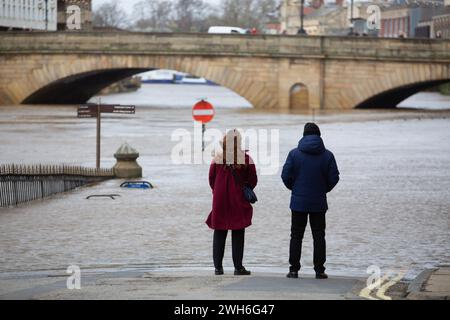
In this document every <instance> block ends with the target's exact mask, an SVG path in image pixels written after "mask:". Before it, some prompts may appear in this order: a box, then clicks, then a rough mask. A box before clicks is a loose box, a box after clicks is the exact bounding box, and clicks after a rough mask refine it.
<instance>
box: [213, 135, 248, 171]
mask: <svg viewBox="0 0 450 320" xmlns="http://www.w3.org/2000/svg"><path fill="white" fill-rule="evenodd" d="M220 144H221V146H222V152H219V153H218V154H217V155H216V157H215V162H216V163H219V164H225V165H230V166H233V167H240V166H242V165H245V164H246V160H245V151H244V150H242V136H241V134H240V132H239V131H238V130H236V129H233V130H230V131H228V132H227V133H226V134H225V136H224V137H223V139H222V141H221V143H220Z"/></svg>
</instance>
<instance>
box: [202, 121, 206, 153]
mask: <svg viewBox="0 0 450 320" xmlns="http://www.w3.org/2000/svg"><path fill="white" fill-rule="evenodd" d="M205 131H206V124H204V123H202V151H205Z"/></svg>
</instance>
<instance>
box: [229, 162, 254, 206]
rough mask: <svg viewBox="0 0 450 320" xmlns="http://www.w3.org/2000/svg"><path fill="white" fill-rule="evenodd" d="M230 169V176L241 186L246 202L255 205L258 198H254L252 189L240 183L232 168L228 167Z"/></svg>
mask: <svg viewBox="0 0 450 320" xmlns="http://www.w3.org/2000/svg"><path fill="white" fill-rule="evenodd" d="M230 169H231V174H232V175H233V177H234V180H236V181H237V183H238V184H239V185H240V186H241V189H242V192H243V193H244V198H245V200H247V201H248V202H250V203H252V204H253V203H255V202H256V201H258V198H257V197H256V194H255V192H254V191H253V189H252V188H250V187H249V186H247V185H245V184H244V183H242V180H241V179H240V178H239V177H238V174H236V172H235V171H234V169H233V167H232V166H230Z"/></svg>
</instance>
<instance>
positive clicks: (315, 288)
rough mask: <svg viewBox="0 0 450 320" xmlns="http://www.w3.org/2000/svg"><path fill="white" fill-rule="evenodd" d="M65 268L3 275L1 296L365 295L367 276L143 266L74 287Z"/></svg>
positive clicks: (90, 274)
mask: <svg viewBox="0 0 450 320" xmlns="http://www.w3.org/2000/svg"><path fill="white" fill-rule="evenodd" d="M67 277H68V275H66V274H65V273H63V272H55V273H48V272H42V273H29V274H20V275H19V274H11V275H0V299H2V300H9V299H20V300H24V299H51V300H53V299H56V300H60V299H101V300H102V299H162V300H167V299H175V300H176V299H187V300H237V299H239V300H252V299H285V300H290V299H294V300H301V299H313V300H314V299H333V300H336V299H337V300H343V299H361V298H360V297H359V296H358V292H359V291H360V290H361V288H362V284H363V283H365V280H364V279H358V278H346V277H330V279H327V280H316V279H314V278H312V276H303V277H301V278H299V279H288V278H285V275H284V274H273V273H255V274H254V275H252V276H249V277H247V276H245V277H244V276H241V277H236V276H233V275H232V271H228V272H227V270H226V274H225V275H224V276H214V275H211V272H208V271H184V272H178V271H175V272H174V271H166V272H160V271H158V272H149V271H141V270H128V271H127V270H122V271H121V270H117V271H113V272H111V271H107V272H104V271H86V272H84V271H82V277H81V289H80V290H68V289H67V286H66V283H67Z"/></svg>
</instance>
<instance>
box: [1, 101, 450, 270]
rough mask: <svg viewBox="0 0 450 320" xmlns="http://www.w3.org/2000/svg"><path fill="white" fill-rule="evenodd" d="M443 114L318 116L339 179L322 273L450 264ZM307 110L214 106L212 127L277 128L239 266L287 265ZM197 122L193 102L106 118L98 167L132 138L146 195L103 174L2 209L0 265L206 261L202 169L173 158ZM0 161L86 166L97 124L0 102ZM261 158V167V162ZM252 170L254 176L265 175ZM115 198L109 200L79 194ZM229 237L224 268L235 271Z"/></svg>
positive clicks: (449, 153)
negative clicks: (290, 166) (288, 172)
mask: <svg viewBox="0 0 450 320" xmlns="http://www.w3.org/2000/svg"><path fill="white" fill-rule="evenodd" d="M449 116H450V113H449V112H448V111H428V112H425V111H424V112H422V111H410V110H401V111H399V110H397V111H389V110H384V111H351V112H336V111H335V112H329V113H325V114H323V113H322V114H321V113H318V114H315V115H314V118H315V120H316V121H317V122H318V124H319V125H320V126H321V130H322V133H323V138H324V141H325V145H326V146H327V148H329V149H330V150H331V151H333V152H334V154H335V156H336V159H337V162H338V165H339V169H340V172H341V181H340V183H339V184H338V186H337V187H336V189H335V190H334V191H333V192H332V193H331V194H330V195H329V205H330V210H329V212H328V213H327V254H328V255H327V268H328V271H329V273H330V274H343V275H364V274H365V273H366V269H367V267H369V266H370V265H378V266H380V267H381V268H382V271H385V272H387V271H388V270H391V269H395V270H400V269H401V270H405V271H407V272H408V275H409V276H414V275H416V274H417V273H418V272H420V271H421V270H422V269H423V268H426V267H430V266H435V265H437V264H442V263H449V262H450V245H449V243H450V242H449V240H450V237H449V212H450V192H449V190H450V143H449V141H450V117H449ZM312 117H313V115H312V114H311V113H306V114H305V113H304V114H282V113H268V112H262V111H252V110H248V109H246V110H241V109H217V114H216V118H215V119H214V121H213V122H211V123H210V124H208V126H207V127H208V128H217V129H220V130H221V131H222V132H223V131H224V130H225V129H226V128H228V129H231V128H234V127H238V128H243V129H259V130H263V129H268V130H271V129H274V130H279V153H277V154H276V155H275V159H276V165H277V170H276V172H275V173H274V174H271V175H260V177H259V178H260V179H259V184H258V186H257V188H256V190H255V191H256V193H257V195H258V198H259V202H258V203H257V204H256V205H255V206H254V219H253V225H252V226H251V227H250V228H248V230H247V233H246V249H245V265H246V266H247V267H248V268H250V269H253V270H256V271H258V270H261V271H277V272H278V271H279V272H282V271H283V272H284V271H285V270H287V267H288V245H289V233H290V211H289V192H288V191H287V190H286V189H285V188H284V186H283V184H282V182H281V179H280V177H279V176H280V172H281V166H282V165H283V161H284V160H285V158H286V156H287V153H288V152H289V150H290V149H292V148H294V147H296V145H297V143H298V140H299V137H300V135H301V133H302V127H303V125H304V123H305V122H306V121H310V120H311V119H312ZM177 129H185V130H188V131H189V132H192V131H193V122H192V119H191V110H190V109H188V108H181V109H180V108H179V109H175V108H144V107H138V108H137V112H136V115H131V116H112V115H107V116H105V117H104V119H103V123H102V154H103V157H102V165H103V166H105V167H110V166H112V165H113V164H114V163H115V159H114V158H113V154H114V152H115V151H116V150H117V149H118V148H119V146H120V145H121V144H122V143H123V142H125V141H126V142H128V143H129V144H130V145H131V146H133V147H134V148H136V149H137V150H138V151H139V152H140V158H139V159H138V162H139V163H140V164H141V166H142V167H143V170H144V180H148V181H150V182H152V183H153V184H155V186H156V188H155V189H153V190H146V191H144V190H125V189H121V188H120V187H119V185H120V183H121V182H122V180H110V181H107V182H104V183H101V184H98V185H95V186H91V187H85V188H80V189H78V190H74V191H72V192H68V193H65V194H59V195H56V196H53V197H51V198H49V199H45V200H42V201H35V202H32V203H28V204H23V205H20V206H19V207H17V208H7V209H0V272H1V273H5V272H19V271H36V270H53V269H65V268H67V266H69V265H72V264H76V265H79V266H80V267H81V268H100V267H118V266H120V267H142V268H194V269H203V268H211V267H212V257H211V255H212V254H211V253H212V252H211V251H212V250H211V243H212V232H211V230H209V229H208V228H207V226H206V225H205V224H204V220H205V219H206V217H207V215H208V213H209V211H210V209H211V191H210V189H209V186H208V182H207V177H208V164H197V165H194V164H184V165H175V164H173V162H172V159H171V151H172V149H173V147H174V146H175V145H176V142H174V141H172V140H171V134H172V133H173V132H174V130H177ZM0 150H1V152H0V164H4V163H24V164H34V163H66V164H77V165H84V166H94V164H95V120H94V119H78V118H76V108H75V107H51V106H21V107H2V108H1V109H0ZM262 167H264V164H261V165H259V169H261V168H262ZM260 173H261V171H260ZM99 193H102V194H103V193H119V194H120V195H121V197H119V198H117V199H116V200H109V199H95V200H86V196H88V195H90V194H99ZM230 249H231V248H230V247H229V243H228V244H227V251H226V256H225V261H224V264H225V267H226V268H231V267H232V262H231V250H230ZM303 252H304V255H303V258H302V263H303V265H304V266H305V272H307V273H308V272H313V271H312V240H311V233H310V231H309V230H308V231H307V233H306V234H305V241H304V251H303Z"/></svg>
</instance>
